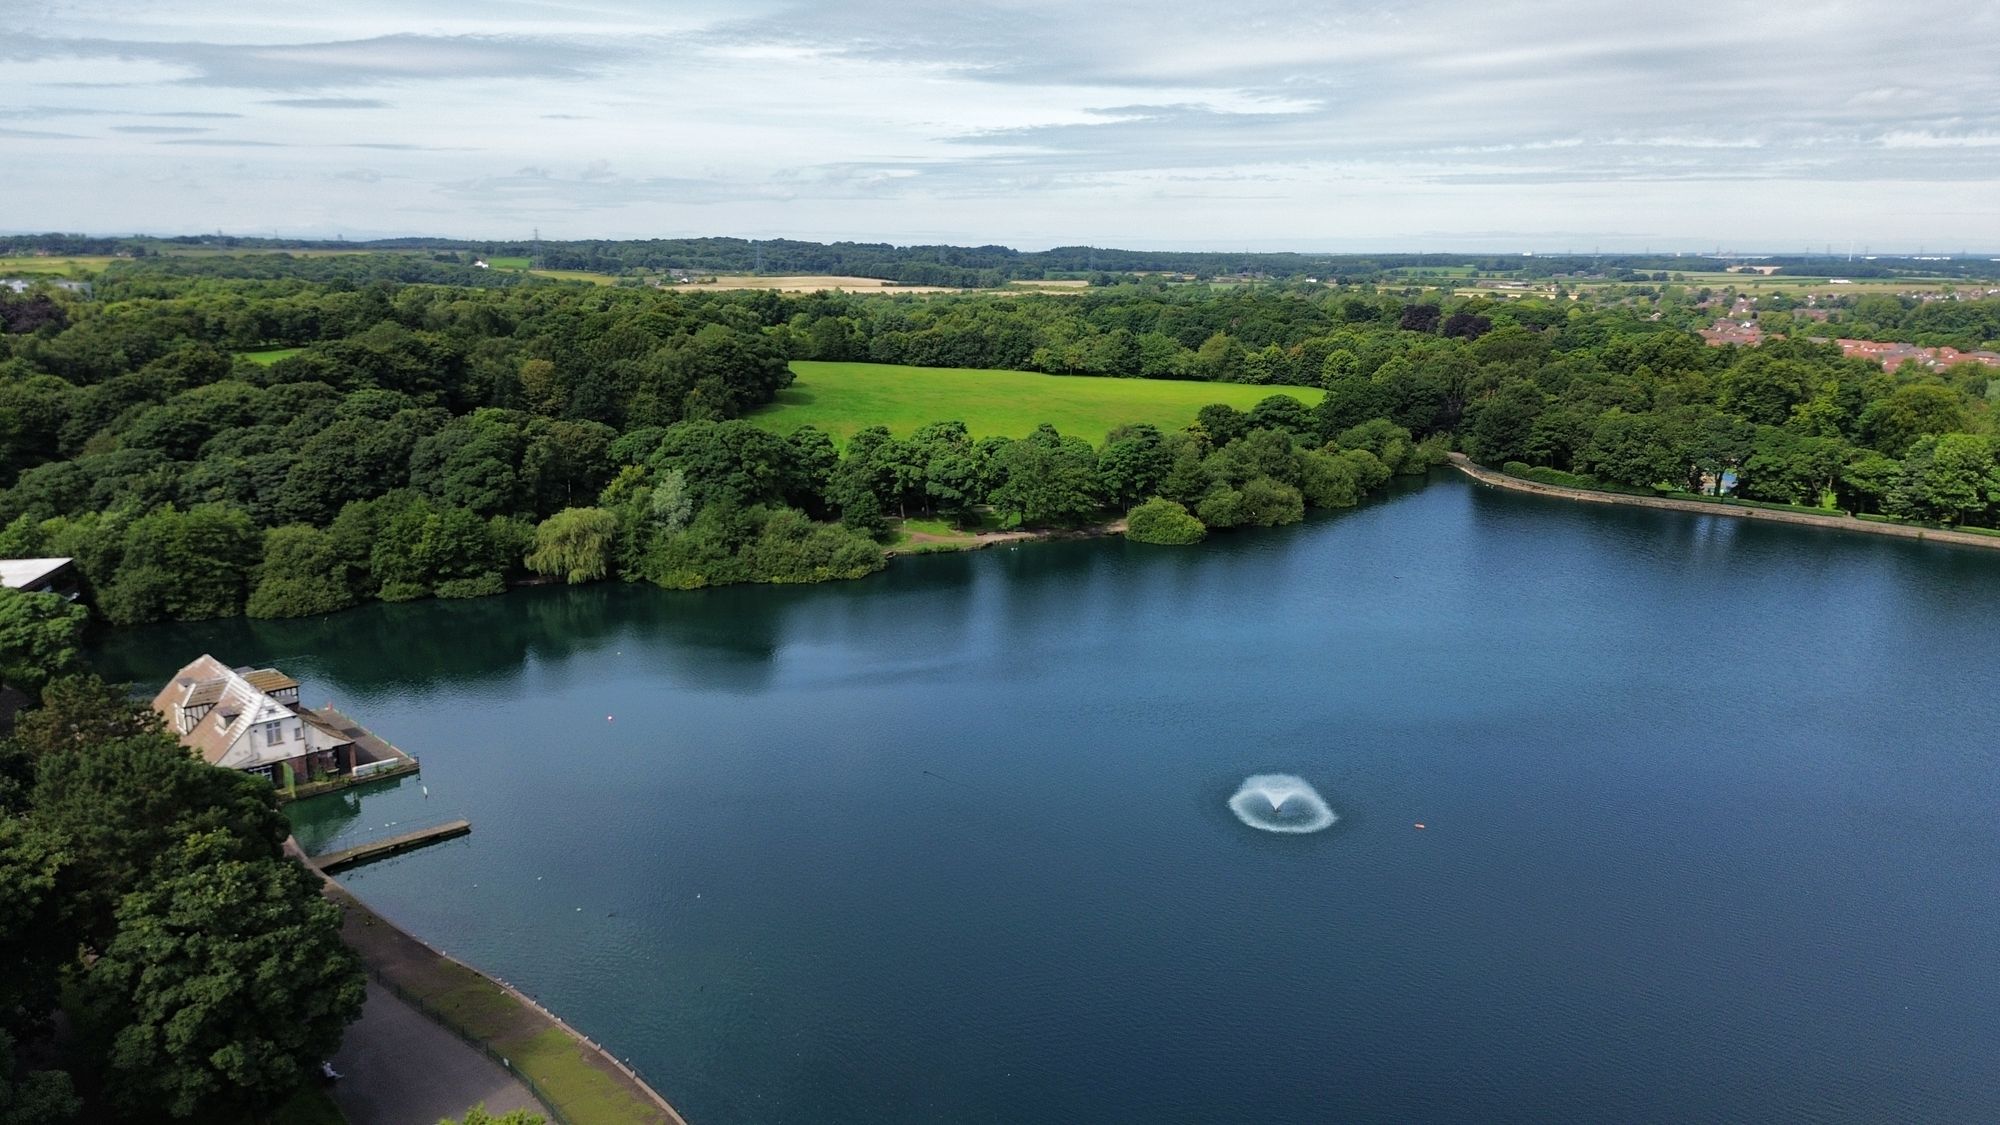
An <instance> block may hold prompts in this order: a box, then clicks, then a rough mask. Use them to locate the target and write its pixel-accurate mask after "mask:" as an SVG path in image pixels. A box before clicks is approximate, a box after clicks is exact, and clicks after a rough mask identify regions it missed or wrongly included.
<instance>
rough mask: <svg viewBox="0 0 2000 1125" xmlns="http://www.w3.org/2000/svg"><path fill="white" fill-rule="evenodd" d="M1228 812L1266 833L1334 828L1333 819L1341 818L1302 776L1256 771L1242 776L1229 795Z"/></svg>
mask: <svg viewBox="0 0 2000 1125" xmlns="http://www.w3.org/2000/svg"><path fill="white" fill-rule="evenodd" d="M1229 811H1230V812H1233V813H1235V814H1236V819H1238V820H1240V821H1242V822H1243V823H1245V824H1247V825H1249V826H1250V827H1252V828H1257V829H1262V830H1263V831H1265V832H1289V833H1294V834H1299V833H1306V832H1318V831H1320V830H1321V829H1325V828H1331V827H1333V822H1334V821H1336V820H1339V819H1340V818H1339V817H1337V816H1335V815H1333V810H1332V809H1331V808H1329V807H1327V803H1326V800H1325V798H1323V797H1321V796H1320V795H1319V792H1318V791H1317V790H1315V789H1314V788H1313V787H1312V786H1311V785H1308V784H1307V783H1306V781H1305V779H1304V778H1298V777H1293V776H1292V775H1291V774H1288V773H1259V774H1252V775H1251V776H1249V777H1246V778H1244V779H1243V786H1242V788H1240V789H1238V790H1237V791H1236V795H1235V796H1233V797H1231V798H1229Z"/></svg>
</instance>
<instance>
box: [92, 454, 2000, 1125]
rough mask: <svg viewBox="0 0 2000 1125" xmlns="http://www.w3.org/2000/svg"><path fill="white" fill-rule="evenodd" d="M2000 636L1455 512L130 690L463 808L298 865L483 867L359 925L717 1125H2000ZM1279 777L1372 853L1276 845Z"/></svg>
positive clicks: (1850, 546)
mask: <svg viewBox="0 0 2000 1125" xmlns="http://www.w3.org/2000/svg"><path fill="white" fill-rule="evenodd" d="M1996 622H2000V554H1989V553H1986V552H1976V551H1967V550H1954V549H1950V548H1941V547H1934V546H1927V545H1923V544H1917V543H1906V542H1902V541H1897V540H1888V539H1878V538H1873V537H1865V536H1843V535H1840V534H1838V533H1832V532H1823V531H1815V530H1810V529H1802V528H1793V527H1785V526H1777V525H1766V524H1752V523H1746V522H1741V521H1732V520H1729V519H1725V518H1721V517H1713V516H1689V515H1684V514H1679V513H1662V512H1650V511H1633V510H1623V509H1604V508H1598V507H1595V506H1592V507H1588V508H1586V507H1581V506H1577V505H1572V504H1566V503H1563V502H1559V501H1550V500H1545V499H1540V498H1535V497H1524V496H1518V495H1513V494H1507V493H1499V492H1494V491H1490V490H1483V489H1478V488H1475V487H1474V486H1472V485H1469V484H1467V483H1466V482H1464V481H1462V480H1460V479H1457V478H1455V477H1454V478H1444V477H1440V478H1438V479H1435V480H1434V481H1433V482H1432V483H1430V484H1429V485H1428V486H1427V487H1423V488H1421V489H1419V490H1409V491H1405V492H1404V493H1402V494H1400V495H1397V496H1395V497H1393V498H1391V499H1389V500H1387V501H1384V502H1381V503H1378V504H1375V505H1372V506H1370V507H1367V508H1363V509H1361V510H1358V511H1354V512H1349V513H1344V514H1341V515H1339V516H1335V517H1331V518H1324V519H1319V520H1315V521H1314V522H1311V523H1308V524H1306V525H1303V526H1299V527H1293V528H1286V529H1280V530H1276V531H1270V532H1259V533H1253V534H1244V535H1237V536H1230V537H1224V538H1222V539H1219V540H1218V541H1215V542H1212V543H1210V544H1207V545H1204V546H1202V547H1199V548H1196V549H1192V550H1170V549H1160V548H1145V547H1139V546H1134V545H1131V544H1127V543H1124V542H1122V541H1118V540H1107V541H1100V542H1082V543H1061V544H1045V545H1035V546H1029V547H1022V548H1019V549H1014V550H996V551H988V552H982V553H978V554H972V555H962V556H940V557H928V558H917V559H902V560H898V561H896V562H895V563H894V564H893V565H892V566H891V568H890V569H889V571H888V572H886V573H884V574H881V575H878V576H875V577H873V578H870V579H867V580H864V581H860V582H852V583H841V584H834V585H827V586H816V587H804V588H768V587H763V588H737V589H727V590H716V591H703V592H696V593H692V594H677V593H664V592H659V591H654V590H650V589H641V588H631V587H623V586H615V585H611V586H598V587H588V588H582V589H575V590H568V589H540V590H529V591H519V592H516V593H513V594H509V595H508V596H506V597H504V598H493V599H487V600H484V601H477V602H462V603H423V604H413V605H402V606H374V607H370V608H367V609H363V610H358V611H354V612H350V613H346V614H341V615H337V616H334V617H331V618H327V619H324V620H314V621H305V622H247V621H229V622H214V623H206V624H197V625H187V626H175V627H163V628H157V629H150V630H142V631H134V632H128V633H123V634H120V635H117V636H115V637H113V638H111V639H110V640H109V641H108V642H107V643H106V644H105V645H104V646H103V647H102V649H101V651H100V652H98V653H97V654H96V656H97V659H98V660H99V661H100V663H101V664H102V665H104V666H105V668H106V670H107V671H108V672H109V673H112V674H115V675H118V676H121V677H126V678H132V679H136V680H141V681H145V682H147V683H153V682H157V681H159V680H161V679H163V678H164V676H165V675H166V674H167V673H168V672H170V671H171V670H172V669H173V668H174V667H176V666H178V665H179V664H180V663H182V662H183V661H184V660H185V659H187V658H189V657H190V656H192V655H193V654H195V653H196V652H199V651H203V650H207V651H212V652H214V653H215V654H216V655H217V656H219V657H221V658H223V659H224V660H227V661H230V662H232V663H239V664H244V663H267V662H275V663H277V664H280V665H281V666H283V667H284V668H285V669H286V670H287V671H289V672H291V673H292V674H293V675H295V676H297V677H299V678H300V679H302V680H304V681H305V694H306V697H307V700H308V701H309V702H313V703H317V702H320V701H322V700H325V699H331V700H333V701H334V702H336V703H337V704H338V705H339V706H340V707H341V708H342V709H343V710H346V711H348V712H349V713H350V714H353V715H355V716H356V717H358V718H360V719H361V720H362V721H364V722H366V723H367V724H368V725H370V726H371V727H372V728H374V729H375V730H376V731H377V732H378V733H380V734H382V735H384V736H385V737H387V738H389V739H391V740H393V741H395V742H397V743H398V744H400V745H402V746H403V747H405V748H406V749H409V750H411V751H414V752H416V753H418V754H419V755H421V756H422V758H423V761H424V774H423V779H422V783H421V786H420V784H419V783H418V782H417V781H416V780H415V779H410V780H407V781H404V782H401V783H387V784H385V785H382V786H380V787H376V788H372V789H363V790H357V791H354V792H351V793H348V794H343V795H339V796H334V797H325V798H318V799H315V800H314V801H311V802H307V803H304V804H302V805H300V806H297V807H296V816H295V820H296V822H297V824H298V828H299V833H300V836H301V838H302V839H303V840H305V841H306V842H307V843H308V845H309V846H311V847H313V848H316V849H324V848H327V847H333V846H338V845H340V844H343V843H346V842H351V841H358V840H360V839H364V838H367V837H369V836H373V835H378V834H383V833H386V832H389V831H392V830H395V829H396V828H399V827H413V826H416V825H419V824H423V823H430V822H435V821H441V820H444V819H448V818H451V817H454V816H466V817H469V818H470V819H471V820H472V821H473V824H474V832H473V835H472V836H471V837H469V838H467V839H465V840H461V841H457V842H454V843H450V844H445V845H440V846H438V847H435V848H432V849H428V850H426V851H422V852H419V853H415V854H412V855H409V856H406V857H402V858H399V859H395V860H390V861H387V862H384V863H380V864H376V865H373V866H370V867H365V868H361V869H357V870H355V871H354V872H352V873H351V874H349V875H348V876H346V877H345V878H346V881H347V882H348V883H349V884H350V885H351V886H352V887H353V888H354V889H355V890H356V891H357V892H358V893H360V894H361V895H363V896H365V897H366V898H367V899H368V900H369V901H370V903H371V904H373V905H374V906H376V907H377V908H378V909H380V910H381V911H382V912H383V913H385V914H387V915H389V916H390V917H392V918H394V919H396V920H397V921H399V922H400V923H402V924H403V925H405V926H407V927H408V928H410V929H411V930H413V931H414V932H416V933H418V934H419V935H422V936H423V937H425V938H427V939H429V940H430V941H432V942H433V943H434V944H437V945H439V946H441V947H443V948H445V949H447V950H449V951H451V952H452V953H454V954H457V955H459V956H461V957H463V958H465V959H466V960H468V961H470V962H472V963H473V964H476V965H479V966H481V967H482V968H484V969H486V970H488V971H490V972H492V973H494V974H495V975H498V976H500V977H503V978H505V979H507V980H509V981H512V982H513V983H515V984H516V985H518V986H520V987H522V988H523V989H524V990H525V991H528V992H530V993H532V994H534V995H536V996H537V997H539V998H540V999H541V1000H542V1001H543V1002H545V1003H547V1004H548V1005H549V1006H550V1007H551V1008H553V1009H555V1010H556V1011H558V1012H559V1013H561V1014H563V1015H564V1016H565V1017H567V1018H568V1019H570V1020H571V1022H573V1023H574V1024H576V1025H577V1026H579V1027H581V1028H582V1029H584V1030H585V1031H586V1032H588V1033H589V1034H591V1035H593V1036H594V1037H596V1038H598V1039H601V1040H603V1041H605V1042H606V1043H608V1044H609V1045H610V1046H611V1047H612V1048H613V1049H614V1050H615V1051H616V1052H617V1053H618V1054H620V1055H623V1056H629V1057H630V1059H631V1060H632V1062H633V1063H634V1064H635V1065H636V1066H637V1067H638V1068H639V1069H640V1070H642V1071H643V1072H644V1073H645V1074H646V1075H647V1076H648V1077H649V1078H650V1079H651V1080H652V1081H653V1082H654V1084H655V1085H656V1086H658V1087H659V1088H660V1089H661V1090H662V1091H663V1092H664V1093H666V1095H667V1096H668V1097H669V1098H670V1099H671V1100H673V1101H674V1102H675V1103H676V1105H678V1106H679V1107H680V1108H681V1110H682V1111H683V1112H684V1113H686V1114H687V1116H688V1118H689V1119H690V1120H691V1121H692V1122H694V1123H695V1125H730V1123H759V1122H773V1123H782V1122H813V1123H826V1122H843V1123H844V1122H854V1123H861V1122H868V1123H877V1122H1045V1121H1046V1122H1055V1121H1065V1122H1068V1121H1079V1122H1081V1121H1089V1122H1126V1121H1132V1122H1141V1121H1143V1122H1160V1121H1270V1122H1323V1121H1336V1120H1381V1121H1419V1120H1421V1121H1468V1122H1470V1121H1494V1120H1546V1119H1563V1120H1580V1121H1582V1120H1588V1121H1611V1120H1663V1121H1664V1120H1672V1121H1693V1120H1714V1121H1722V1120H1760V1121H1827V1120H1843V1121H1965V1122H1975V1121H1990V1120H1992V1119H1993V1116H1994V1113H1995V1107H1996V1106H2000V831H1996V826H1995V812H1996V810H2000V714H1997V713H1996V709H1995V708H1994V706H1993V704H1992V698H1991V697H1992V683H1993V677H1994V674H1995V671H1996V670H1997V669H2000V629H1996V628H1995V623H1996ZM1270 772H1282V773H1291V774H1297V775H1299V776H1301V777H1303V778H1305V779H1306V780H1307V781H1309V782H1311V783H1312V784H1313V785H1314V786H1316V787H1317V788H1318V790H1319V792H1320V793H1321V794H1323V795H1324V796H1325V797H1326V799H1327V801H1328V802H1329V803H1330V804H1331V806H1332V808H1333V810H1334V811H1335V812H1336V813H1337V814H1338V815H1339V817H1340V820H1339V821H1338V823H1337V824H1335V826H1334V827H1333V828H1331V829H1329V830H1327V831H1324V832H1320V833H1317V834H1313V835H1304V836H1279V835H1274V834H1270V833H1263V832H1258V831H1255V830H1253V829H1251V828H1248V827H1246V826H1245V825H1244V824H1242V823H1240V822H1238V820H1237V819H1236V818H1235V817H1233V816H1232V815H1231V814H1230V812H1229V810H1228V809H1227V808H1226V807H1225V801H1226V800H1227V798H1228V797H1229V796H1230V794H1231V793H1232V792H1233V791H1234V790H1235V789H1236V786H1237V785H1238V783H1239V782H1241V781H1242V779H1243V778H1244V776H1245V775H1248V774H1253V773H1270ZM426 787H427V788H428V793H429V795H428V796H427V797H426V796H425V795H424V789H425V788H426ZM1416 822H1422V823H1424V824H1426V825H1427V827H1426V828H1425V829H1424V830H1422V831H1418V830H1416V829H1414V828H1413V824H1414V823H1416Z"/></svg>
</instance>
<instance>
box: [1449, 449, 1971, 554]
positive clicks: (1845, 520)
mask: <svg viewBox="0 0 2000 1125" xmlns="http://www.w3.org/2000/svg"><path fill="white" fill-rule="evenodd" d="M1451 463H1452V465H1453V466H1454V467H1456V468H1457V469H1458V471H1459V472H1461V473H1464V474H1465V475H1466V476H1469V477H1471V478H1472V479H1473V480H1476V481H1478V482H1480V483H1481V484H1490V485H1492V486H1494V487H1495V488H1506V489H1511V490H1513V491H1515V492H1532V493H1535V494H1537V495H1540V496H1556V497H1560V498H1562V499H1564V500H1580V501H1583V502H1584V503H1587V504H1622V505H1624V506H1626V507H1631V508H1662V509H1665V510H1667V511H1673V512H1696V513H1699V514H1701V515H1704V516H1732V517H1735V518H1738V519H1747V520H1768V521H1770V522H1772V523H1792V524H1803V525H1805V526H1807V527H1824V528H1829V529H1831V530H1834V531H1859V532H1862V533H1863V534H1867V535H1893V536H1896V537H1897V538H1900V539H1921V540H1923V541H1924V542H1926V543H1950V544H1953V545H1955V546H1960V547H1983V548H1985V549H1986V550H1989V551H1991V550H2000V536H1992V535H1980V534H1977V533H1975V532H1970V531H1952V530H1949V529H1946V528H1935V527H1913V526H1911V525H1909V524H1901V523H1876V522H1875V521H1873V520H1860V519H1855V518H1854V517H1853V516H1847V515H1824V516H1822V515H1814V514H1812V513H1809V512H1788V511H1784V510H1781V509H1774V508H1750V507H1745V506H1743V505H1740V504H1725V503H1721V502H1719V501H1714V500H1680V499H1676V498H1675V497H1672V496H1633V495H1628V494H1626V493H1622V492H1598V491H1595V490H1593V489H1587V488H1567V487H1564V486H1562V485H1555V484H1543V483H1541V482H1540V481H1532V480H1522V479H1521V478H1520V477H1510V476H1508V475H1507V474H1505V473H1498V472H1494V471H1493V470H1492V469H1486V468H1481V467H1480V466H1478V465H1475V464H1473V463H1472V460H1471V459H1470V458H1468V457H1467V456H1466V455H1465V454H1463V453H1454V454H1452V455H1451Z"/></svg>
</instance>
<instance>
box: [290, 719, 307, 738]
mask: <svg viewBox="0 0 2000 1125" xmlns="http://www.w3.org/2000/svg"><path fill="white" fill-rule="evenodd" d="M305 737H306V725H305V724H304V723H300V724H299V725H298V726H295V727H293V728H292V741H293V742H303V741H305Z"/></svg>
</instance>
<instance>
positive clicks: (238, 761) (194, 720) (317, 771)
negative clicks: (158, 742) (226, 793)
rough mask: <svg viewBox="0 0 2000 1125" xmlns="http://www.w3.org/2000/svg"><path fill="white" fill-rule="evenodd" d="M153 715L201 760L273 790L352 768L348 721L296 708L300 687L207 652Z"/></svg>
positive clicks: (177, 678)
mask: <svg viewBox="0 0 2000 1125" xmlns="http://www.w3.org/2000/svg"><path fill="white" fill-rule="evenodd" d="M153 710H155V711H157V712H159V714H160V717H161V718H162V719H165V720H166V723H167V729H168V730H171V731H173V732H174V734H175V735H176V736H177V737H178V738H179V739H180V740H181V744H182V745H184V746H187V747H188V748H190V749H192V750H194V751H195V752H196V753H198V754H200V755H201V759H202V761H205V762H207V763H208V764H209V765H212V766H222V767H223V768H225V769H233V770H242V771H243V772H245V773H254V774H257V775H258V776H260V777H264V778H268V779H269V780H270V781H271V783H272V784H274V785H278V786H284V787H290V786H293V785H299V784H304V783H306V782H308V781H315V780H320V779H324V778H329V777H334V776H336V775H339V774H344V773H349V772H352V771H353V769H354V766H355V748H354V739H353V737H352V736H351V735H350V734H349V733H348V731H347V730H346V729H344V727H345V726H346V725H347V724H344V723H341V722H339V721H338V716H337V713H333V714H323V713H321V712H318V711H314V710H312V709H311V708H308V707H303V706H301V705H300V704H299V682H298V681H297V680H295V679H292V678H291V677H290V676H287V675H285V674H284V673H283V672H280V671H278V670H277V669H276V668H230V667H228V666H227V665H225V664H223V663H222V662H221V661H220V660H217V659H216V658H215V657H213V656H209V655H207V654H206V653H204V654H203V655H202V656H201V657H200V659H198V660H195V661H194V662H193V663H191V664H189V665H188V666H187V667H185V668H182V669H181V670H180V671H179V672H177V673H175V675H174V678H173V679H172V680H171V681H169V682H168V683H167V686H166V687H164V688H162V689H160V694H158V695H156V696H154V697H153ZM328 710H329V711H331V709H330V708H329V709H328Z"/></svg>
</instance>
